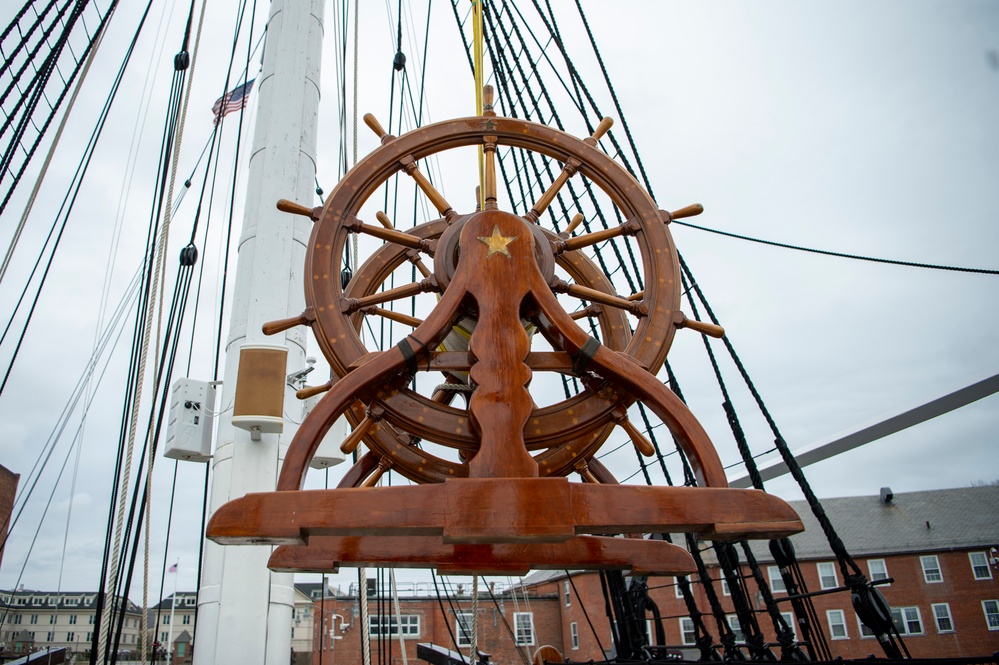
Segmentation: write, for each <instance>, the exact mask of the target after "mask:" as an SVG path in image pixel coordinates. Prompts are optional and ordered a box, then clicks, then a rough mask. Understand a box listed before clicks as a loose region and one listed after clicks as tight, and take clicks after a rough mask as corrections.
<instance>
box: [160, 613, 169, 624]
mask: <svg viewBox="0 0 999 665" xmlns="http://www.w3.org/2000/svg"><path fill="white" fill-rule="evenodd" d="M160 623H162V624H163V625H164V626H165V625H167V624H168V623H170V615H169V614H164V615H163V621H161V622H160Z"/></svg>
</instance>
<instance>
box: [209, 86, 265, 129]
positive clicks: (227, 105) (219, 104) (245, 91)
mask: <svg viewBox="0 0 999 665" xmlns="http://www.w3.org/2000/svg"><path fill="white" fill-rule="evenodd" d="M256 80H257V79H250V80H249V81H247V82H246V83H244V84H243V85H238V86H236V87H235V88H233V89H232V92H227V93H226V94H224V95H222V96H221V97H219V98H218V99H217V100H216V101H215V105H214V106H213V107H212V113H214V114H215V124H216V125H217V124H219V121H221V120H222V117H223V116H226V115H229V114H230V113H232V112H233V111H238V110H240V109H242V108H243V107H245V106H246V98H247V97H249V96H250V91H251V90H253V82H254V81H256Z"/></svg>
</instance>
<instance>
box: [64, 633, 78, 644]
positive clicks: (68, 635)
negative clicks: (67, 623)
mask: <svg viewBox="0 0 999 665" xmlns="http://www.w3.org/2000/svg"><path fill="white" fill-rule="evenodd" d="M75 639H76V633H66V641H67V642H72V641H73V640H75Z"/></svg>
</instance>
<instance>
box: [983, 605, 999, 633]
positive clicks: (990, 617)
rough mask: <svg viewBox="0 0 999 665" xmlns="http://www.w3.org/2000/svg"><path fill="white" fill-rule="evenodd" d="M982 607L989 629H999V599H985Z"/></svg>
mask: <svg viewBox="0 0 999 665" xmlns="http://www.w3.org/2000/svg"><path fill="white" fill-rule="evenodd" d="M982 609H983V610H984V611H985V623H986V625H988V627H989V630H999V600H983V601H982Z"/></svg>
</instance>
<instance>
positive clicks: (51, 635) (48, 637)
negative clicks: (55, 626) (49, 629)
mask: <svg viewBox="0 0 999 665" xmlns="http://www.w3.org/2000/svg"><path fill="white" fill-rule="evenodd" d="M45 641H46V642H54V641H55V633H45Z"/></svg>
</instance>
